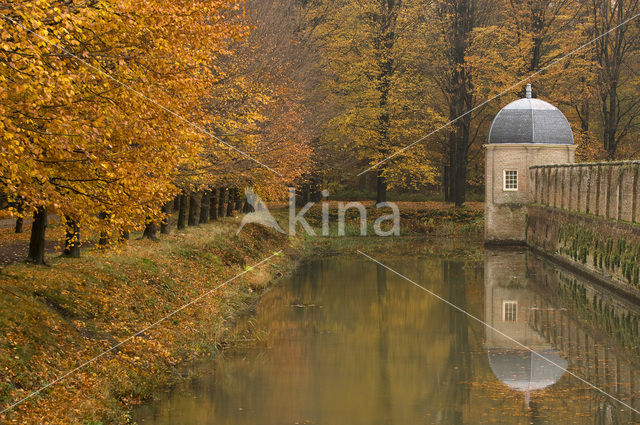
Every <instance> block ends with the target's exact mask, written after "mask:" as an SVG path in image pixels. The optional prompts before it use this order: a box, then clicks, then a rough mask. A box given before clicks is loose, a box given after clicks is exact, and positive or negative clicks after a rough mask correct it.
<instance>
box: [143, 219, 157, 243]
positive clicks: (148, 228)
mask: <svg viewBox="0 0 640 425" xmlns="http://www.w3.org/2000/svg"><path fill="white" fill-rule="evenodd" d="M142 237H143V238H144V239H151V240H152V241H157V240H158V226H157V225H156V223H155V222H153V221H147V224H146V225H145V226H144V232H142Z"/></svg>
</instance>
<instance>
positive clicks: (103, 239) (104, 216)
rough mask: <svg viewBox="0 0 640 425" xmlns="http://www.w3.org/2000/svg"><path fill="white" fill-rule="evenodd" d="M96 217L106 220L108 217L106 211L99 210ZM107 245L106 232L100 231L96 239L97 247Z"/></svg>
mask: <svg viewBox="0 0 640 425" xmlns="http://www.w3.org/2000/svg"><path fill="white" fill-rule="evenodd" d="M98 217H99V218H100V219H101V220H108V219H109V214H107V213H106V212H101V213H100V214H98ZM107 245H109V237H108V235H107V233H106V232H104V231H103V232H100V238H99V239H98V246H99V247H103V248H104V247H106V246H107Z"/></svg>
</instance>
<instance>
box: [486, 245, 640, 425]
mask: <svg viewBox="0 0 640 425" xmlns="http://www.w3.org/2000/svg"><path fill="white" fill-rule="evenodd" d="M639 318H640V309H638V308H637V307H633V306H632V305H630V304H629V303H627V302H625V301H624V300H621V299H619V298H617V297H615V296H613V295H612V294H608V293H607V292H606V291H604V290H603V289H602V288H600V287H598V285H596V284H593V283H590V282H589V281H587V280H584V279H581V278H579V277H577V276H575V275H573V274H571V273H570V272H567V271H565V270H563V269H561V268H559V267H558V266H556V265H554V264H552V263H550V262H548V261H545V260H543V259H541V258H540V257H538V256H537V255H535V254H533V253H531V252H528V251H526V250H520V251H513V250H489V249H487V250H486V256H485V320H486V321H487V323H488V324H490V325H491V326H493V327H495V328H496V329H497V330H499V331H500V332H503V333H504V334H506V335H509V336H511V337H513V338H514V339H516V340H517V341H519V342H521V343H523V344H525V345H528V346H530V347H531V348H532V349H534V350H536V351H537V352H540V354H542V355H544V356H545V357H547V358H549V359H550V360H552V361H553V362H554V363H557V364H558V365H560V366H563V368H566V369H568V370H571V371H572V372H573V373H575V374H576V375H578V376H580V377H581V378H583V379H585V380H586V381H588V382H590V383H591V384H593V385H595V386H596V387H598V388H600V389H602V390H603V391H606V392H607V393H609V394H613V395H615V396H616V397H617V398H618V399H620V400H622V401H624V402H625V403H627V404H629V405H631V406H632V407H633V408H634V409H637V410H640V368H638V362H639V361H640V358H639V357H638V349H637V347H638V346H639V344H638V341H639V340H640V339H639V338H640V337H638V336H637V332H636V331H635V329H637V328H635V327H633V326H631V327H629V326H623V324H624V323H627V322H629V323H637V322H638V320H639ZM607 321H609V322H610V323H612V324H613V325H612V327H611V332H607V331H606V329H607V326H606V322H607ZM625 330H626V331H625ZM607 335H608V336H607ZM623 343H624V344H623ZM625 344H626V346H625ZM486 348H487V350H488V352H489V353H488V355H489V363H490V366H491V370H492V372H493V374H494V375H495V376H496V377H497V378H498V379H499V380H500V381H502V382H503V383H505V384H506V385H508V386H509V387H510V388H512V389H513V390H514V391H519V392H524V393H525V395H526V393H527V391H526V390H524V389H523V388H524V387H525V386H526V385H525V384H526V383H527V382H523V380H524V381H528V379H531V382H532V383H533V385H531V386H528V388H529V391H530V393H531V394H532V395H534V396H535V394H536V391H537V390H538V389H540V390H542V389H543V388H548V389H549V390H550V391H540V395H539V396H535V401H539V402H538V403H533V402H532V404H531V406H532V407H534V408H537V409H539V410H540V412H539V416H540V417H543V416H548V417H549V418H552V417H555V416H556V415H555V414H554V413H553V412H560V413H559V414H558V415H559V416H561V417H582V418H587V417H588V418H590V419H589V420H586V419H585V421H584V422H583V423H591V424H594V425H614V424H627V423H629V424H631V423H640V422H639V421H640V417H639V416H637V415H634V413H633V412H632V411H631V410H629V409H626V408H624V407H623V406H621V405H620V404H619V403H617V402H616V401H614V400H612V399H611V398H609V397H608V396H606V395H603V394H602V393H600V392H598V391H596V390H592V389H588V388H585V386H584V385H581V384H580V383H579V382H578V381H577V380H576V379H573V378H572V379H566V377H565V379H562V380H561V381H562V382H560V378H561V377H562V376H563V374H562V373H560V372H562V371H560V370H558V369H557V368H555V367H553V366H552V368H551V371H547V372H548V373H547V372H544V373H543V374H542V375H539V374H537V373H536V369H537V368H536V367H535V360H534V363H533V364H534V366H533V367H532V366H531V363H530V364H529V366H527V363H526V357H525V358H524V359H520V358H518V359H516V360H514V359H513V355H514V350H513V349H514V348H516V349H517V348H518V346H517V344H515V343H514V342H513V341H510V340H509V339H508V338H505V337H504V336H502V335H500V334H499V333H497V332H494V331H491V330H489V329H487V331H486ZM546 350H550V351H546ZM634 350H635V351H634ZM493 354H496V355H495V356H494V355H493ZM525 356H526V354H525ZM534 357H535V356H534ZM529 359H531V356H529ZM560 359H562V360H560ZM564 359H568V360H569V363H567V361H566V360H564ZM560 361H562V362H563V363H560ZM553 372H558V373H557V374H556V373H553ZM534 387H535V388H534ZM568 388H572V389H575V391H573V390H572V391H571V394H575V395H576V398H574V397H569V398H557V397H556V398H554V397H553V394H559V393H562V394H566V392H565V391H566V389H568ZM585 391H586V392H585ZM536 405H537V406H536ZM542 411H544V413H542ZM532 421H533V422H535V419H532Z"/></svg>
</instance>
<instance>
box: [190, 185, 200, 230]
mask: <svg viewBox="0 0 640 425" xmlns="http://www.w3.org/2000/svg"><path fill="white" fill-rule="evenodd" d="M199 213H200V203H199V202H198V193H197V192H191V194H190V195H189V226H197V225H198V215H199Z"/></svg>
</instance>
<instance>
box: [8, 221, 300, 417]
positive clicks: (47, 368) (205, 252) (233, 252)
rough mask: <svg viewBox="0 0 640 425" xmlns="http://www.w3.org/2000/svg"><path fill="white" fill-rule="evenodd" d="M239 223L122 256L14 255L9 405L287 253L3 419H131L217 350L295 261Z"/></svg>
mask: <svg viewBox="0 0 640 425" xmlns="http://www.w3.org/2000/svg"><path fill="white" fill-rule="evenodd" d="M237 225H238V221H237V220H236V219H225V220H223V221H222V222H217V223H215V224H208V225H202V226H198V227H196V228H190V229H188V230H186V231H181V232H174V233H173V234H172V235H169V236H166V237H163V238H162V239H161V240H160V241H158V242H151V241H147V240H135V241H131V243H130V244H129V246H128V247H127V248H125V249H124V250H123V251H121V252H109V253H98V252H88V253H86V254H85V256H84V258H81V259H64V258H59V257H54V258H49V259H48V261H49V264H50V267H46V266H33V265H27V264H22V263H15V264H11V265H8V266H5V267H3V268H2V270H1V274H0V291H1V292H2V296H1V297H0V326H1V327H2V330H3V338H2V339H0V365H1V368H0V401H1V403H2V406H3V407H4V406H7V405H9V404H10V403H12V402H15V401H16V400H20V399H21V398H23V397H25V396H27V395H29V394H30V393H31V392H32V391H34V390H36V389H38V388H40V387H41V386H42V385H45V384H47V383H48V382H51V381H53V380H55V379H57V378H58V377H60V376H62V375H64V374H65V373H66V372H68V371H70V370H73V369H74V368H76V367H77V366H78V365H81V364H82V363H83V362H85V361H87V360H89V359H91V358H93V357H94V356H96V355H98V354H99V353H101V352H103V351H104V350H106V349H108V348H110V347H111V346H113V345H114V344H117V343H118V342H119V341H122V340H124V339H126V338H128V337H130V336H131V335H133V334H135V333H136V332H137V331H139V330H141V329H144V328H145V327H146V326H148V325H149V324H151V323H154V322H155V321H157V320H158V319H160V318H162V317H165V316H166V315H167V314H169V313H171V312H173V311H175V310H176V309H177V308H179V307H181V306H183V305H184V304H186V303H188V302H189V301H190V300H193V299H194V298H196V297H198V296H199V295H201V294H203V293H206V292H208V291H210V290H211V289H213V288H215V287H216V286H217V285H219V284H220V283H222V282H224V281H225V280H227V279H229V278H231V277H233V276H235V275H237V274H238V273H240V272H242V271H244V270H247V269H248V268H250V266H251V265H253V264H255V263H257V262H259V261H261V260H262V259H264V258H265V257H267V256H269V255H271V254H273V253H274V252H276V251H279V250H282V249H284V250H285V254H284V255H281V256H277V257H274V259H273V261H270V262H269V263H267V264H263V265H261V266H260V267H258V268H255V269H253V270H249V271H248V272H247V273H246V274H244V275H243V276H242V277H240V278H238V279H237V280H234V281H233V282H231V283H230V284H228V285H227V286H225V287H223V288H221V289H220V290H218V291H216V292H214V293H213V294H211V295H209V296H207V297H206V298H204V299H202V300H201V301H200V302H198V303H197V304H195V305H192V306H189V307H188V308H185V309H184V310H182V311H180V312H179V313H178V314H176V315H174V316H172V317H171V318H170V319H168V320H166V321H164V322H162V323H160V324H158V325H157V326H155V327H153V328H151V329H149V330H148V331H147V332H145V333H144V334H141V335H140V336H138V337H135V338H134V339H132V340H130V341H128V342H127V343H126V344H123V345H122V346H120V347H118V349H117V350H114V351H113V352H111V353H109V354H107V355H105V356H103V357H101V358H100V359H98V360H97V361H95V362H93V363H91V364H90V365H88V366H86V367H84V368H82V369H81V370H78V371H76V372H74V373H73V374H71V375H69V376H68V377H66V378H65V379H64V380H62V381H60V382H58V383H56V384H55V385H52V386H51V387H50V388H48V389H46V390H44V391H42V392H41V393H39V394H37V395H35V396H34V397H33V398H31V399H29V400H28V401H25V402H24V403H22V404H20V405H18V406H16V407H15V408H14V409H12V410H11V411H9V412H7V413H5V414H3V415H0V421H2V422H3V423H16V424H17V423H19V424H38V425H42V424H82V425H99V424H111V423H127V422H128V421H129V419H128V414H127V411H128V407H130V406H131V405H132V404H136V403H138V402H140V401H141V400H144V399H146V398H149V397H150V396H151V395H152V394H153V392H154V391H156V390H158V389H159V388H161V387H164V386H166V385H168V384H170V383H172V382H173V381H176V380H178V379H180V370H181V368H180V365H181V364H185V362H188V361H191V360H194V359H196V358H198V357H203V356H209V355H211V354H215V353H216V352H217V351H218V350H219V349H220V348H221V347H222V346H224V344H225V341H226V340H227V338H228V337H229V334H230V332H229V328H230V327H231V326H230V325H231V323H232V321H233V319H234V317H236V315H237V314H239V313H240V312H242V311H246V310H247V309H249V308H250V307H251V305H252V304H253V303H254V302H255V300H256V299H257V296H258V295H259V294H260V293H261V292H262V291H263V290H264V289H265V288H266V287H267V286H268V284H269V282H271V281H272V280H273V279H275V278H277V277H278V276H281V275H282V274H284V273H286V271H287V270H288V269H290V267H291V266H292V265H293V264H295V249H293V248H292V246H291V245H292V243H291V241H290V240H289V239H288V238H287V237H286V236H283V235H280V234H277V233H274V232H272V231H269V230H265V229H263V228H260V227H257V226H253V225H251V226H247V227H245V229H244V230H243V231H242V232H241V233H240V234H239V235H235V231H236V229H237Z"/></svg>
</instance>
